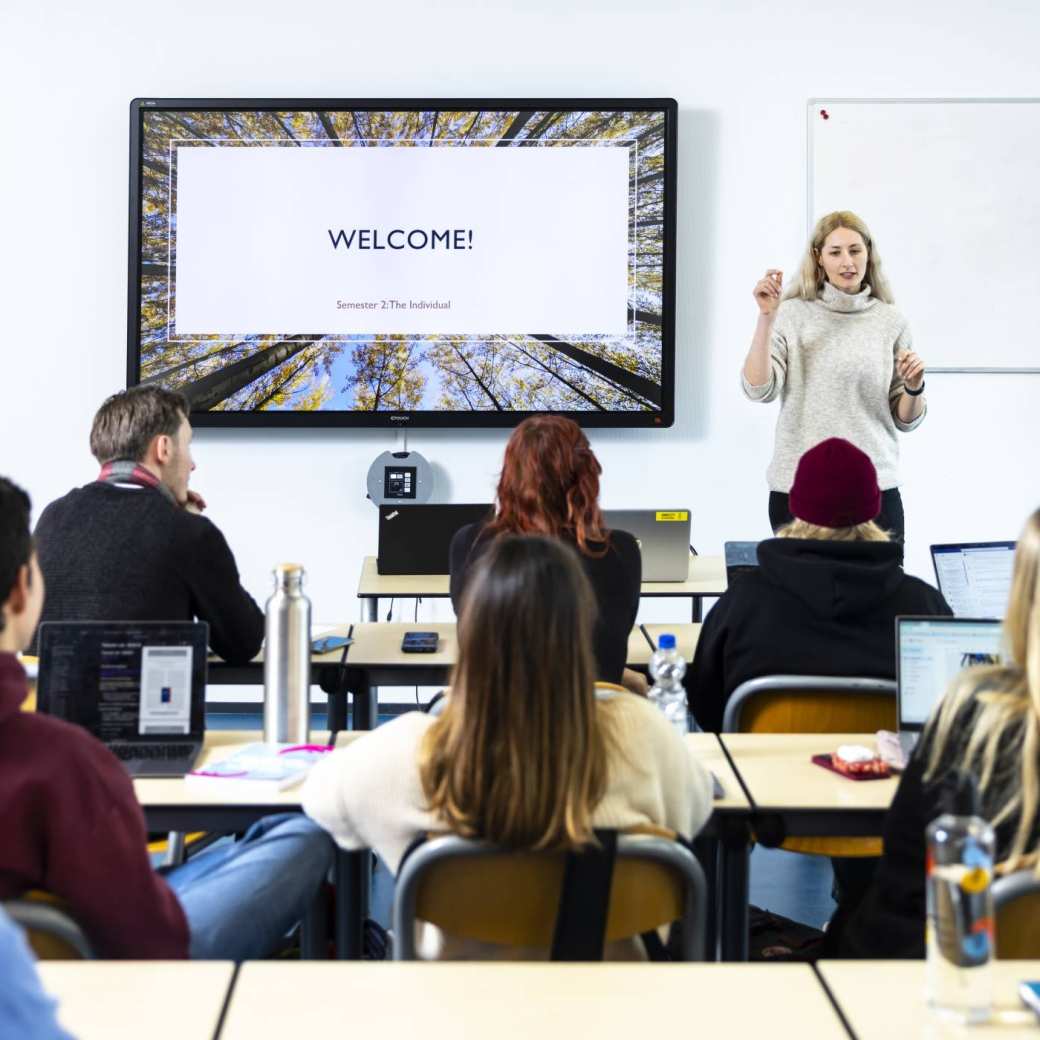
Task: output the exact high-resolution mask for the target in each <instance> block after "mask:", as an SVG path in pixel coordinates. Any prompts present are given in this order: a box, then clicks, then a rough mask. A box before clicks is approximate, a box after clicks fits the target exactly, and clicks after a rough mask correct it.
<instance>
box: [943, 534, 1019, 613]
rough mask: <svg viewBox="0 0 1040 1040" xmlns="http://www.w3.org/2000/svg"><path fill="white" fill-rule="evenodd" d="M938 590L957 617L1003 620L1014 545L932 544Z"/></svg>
mask: <svg viewBox="0 0 1040 1040" xmlns="http://www.w3.org/2000/svg"><path fill="white" fill-rule="evenodd" d="M931 549H932V566H933V567H934V568H935V580H936V581H937V582H938V583H939V591H940V592H941V593H942V594H943V598H944V599H945V600H946V602H947V603H949V605H950V609H951V610H952V611H953V613H954V615H955V616H956V617H982V618H1002V617H1003V616H1004V614H1005V612H1006V611H1007V604H1008V595H1009V594H1010V592H1011V570H1012V567H1013V565H1014V560H1015V543H1014V542H957V543H953V544H949V545H933V546H932V547H931Z"/></svg>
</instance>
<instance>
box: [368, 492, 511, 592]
mask: <svg viewBox="0 0 1040 1040" xmlns="http://www.w3.org/2000/svg"><path fill="white" fill-rule="evenodd" d="M492 508H493V507H492V506H491V503H490V502H484V503H480V504H477V505H383V506H380V507H379V555H378V557H377V558H376V570H377V571H378V572H379V573H380V574H447V573H448V550H449V548H450V547H451V540H452V538H454V537H455V533H456V532H457V531H458V530H459V529H460V528H462V527H465V526H466V525H467V524H476V523H480V522H481V521H482V520H485V519H486V518H488V517H489V516H490V515H491V512H492Z"/></svg>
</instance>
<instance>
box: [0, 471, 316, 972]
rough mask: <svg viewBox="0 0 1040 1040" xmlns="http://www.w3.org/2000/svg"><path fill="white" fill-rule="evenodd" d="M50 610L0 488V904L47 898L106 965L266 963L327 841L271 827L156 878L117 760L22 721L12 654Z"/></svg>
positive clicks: (82, 740) (14, 492) (45, 722)
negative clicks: (29, 894)
mask: <svg viewBox="0 0 1040 1040" xmlns="http://www.w3.org/2000/svg"><path fill="white" fill-rule="evenodd" d="M43 599H44V582H43V577H42V575H41V573H40V568H39V565H38V563H37V560H36V553H35V551H34V549H33V542H32V536H31V535H30V533H29V498H28V496H27V495H26V494H25V492H24V491H22V490H21V489H19V488H17V487H16V486H15V485H14V484H12V483H10V481H8V480H5V479H4V478H2V477H0V776H2V777H3V797H2V798H0V835H3V840H2V841H0V900H4V899H12V898H14V897H15V896H19V895H21V894H22V893H24V892H26V891H27V890H29V889H42V890H44V891H46V892H49V893H51V894H52V895H54V896H56V897H57V898H59V899H60V900H62V901H63V902H64V903H65V904H66V905H67V906H68V908H69V911H70V913H71V914H72V915H73V917H74V918H75V919H76V921H77V922H78V923H79V925H80V927H81V928H82V929H83V931H84V932H85V933H86V935H87V937H88V938H89V939H90V941H91V943H92V944H93V945H94V947H95V948H96V949H97V951H98V952H99V954H100V955H101V956H103V957H118V958H179V957H186V956H188V955H189V951H190V955H191V956H192V957H196V958H200V959H213V958H218V959H220V958H224V959H230V960H237V961H240V960H247V959H249V958H254V957H263V956H266V955H268V954H270V953H271V952H272V951H273V950H274V949H275V948H276V947H277V945H278V943H279V941H280V939H281V937H282V936H284V935H285V934H286V932H287V931H288V930H289V929H290V928H291V927H292V926H293V924H294V923H295V922H296V921H299V920H300V918H301V917H302V915H303V913H304V911H305V910H306V908H307V906H308V905H309V903H310V900H311V899H312V898H313V896H314V893H315V892H316V891H317V888H318V886H319V885H320V884H321V882H322V880H323V878H324V877H325V875H326V873H327V872H328V869H329V867H330V866H331V864H332V852H333V846H332V844H331V842H330V841H329V840H328V837H327V836H326V835H325V834H324V833H323V832H322V830H321V829H320V828H319V827H316V826H315V825H314V824H313V823H311V821H310V820H308V819H306V817H304V816H302V815H301V814H298V813H297V814H289V813H286V814H283V815H280V816H269V817H267V818H266V819H263V820H260V821H259V822H258V823H256V824H254V825H253V826H252V827H250V829H249V830H248V831H246V833H245V835H244V836H243V837H242V838H241V839H240V840H239V841H237V842H228V843H227V844H226V845H224V846H221V847H216V848H213V849H210V850H209V851H207V852H203V853H200V854H199V855H197V856H194V857H192V858H191V859H190V860H188V862H187V863H185V864H183V865H182V866H178V867H173V868H172V869H170V870H169V871H168V872H167V873H165V875H164V876H163V875H161V874H160V873H157V872H156V871H155V870H153V869H152V865H151V862H150V861H149V859H148V853H147V851H146V849H145V842H146V840H147V839H146V836H145V826H144V815H143V813H142V812H141V808H140V806H139V805H138V802H137V799H136V798H135V797H134V789H133V786H132V784H131V782H130V778H129V777H128V776H127V774H126V771H125V770H124V769H123V767H122V766H121V765H120V763H119V760H118V759H117V758H116V757H115V755H113V754H112V753H111V752H110V751H109V750H108V748H106V747H105V746H104V745H103V744H102V743H101V742H100V741H99V740H97V739H96V738H95V737H94V736H93V735H91V734H90V733H88V732H87V731H86V730H85V729H82V728H81V727H79V726H74V725H71V724H70V723H67V722H64V721H62V720H60V719H55V718H51V717H50V716H46V715H37V714H35V713H33V712H26V711H22V710H21V709H22V704H23V702H24V701H25V699H26V696H27V694H28V686H27V683H26V678H25V672H24V670H23V669H22V666H21V664H20V663H19V661H18V658H17V657H16V656H15V654H16V653H17V652H18V651H19V650H22V649H24V648H25V647H26V646H27V645H28V643H29V640H30V638H31V636H32V633H33V632H34V631H35V629H36V624H37V621H38V620H39V616H40V610H41V608H42V606H43Z"/></svg>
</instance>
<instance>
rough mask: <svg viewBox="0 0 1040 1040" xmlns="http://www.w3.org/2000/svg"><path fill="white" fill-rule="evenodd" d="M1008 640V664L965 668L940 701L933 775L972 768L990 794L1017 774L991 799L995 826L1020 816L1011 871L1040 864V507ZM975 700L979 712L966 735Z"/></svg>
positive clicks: (1021, 555) (1016, 586)
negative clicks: (1036, 838)
mask: <svg viewBox="0 0 1040 1040" xmlns="http://www.w3.org/2000/svg"><path fill="white" fill-rule="evenodd" d="M1004 646H1005V654H1006V657H1005V660H1004V662H1003V663H1001V664H999V665H983V666H979V667H976V668H969V669H967V670H965V671H963V672H961V674H960V675H959V676H958V677H957V679H956V680H954V683H953V685H952V686H951V687H950V690H949V691H948V692H947V694H946V696H945V697H944V698H943V700H942V702H941V703H940V705H939V707H938V709H937V711H936V713H935V714H934V716H933V717H932V719H931V720H930V722H929V724H928V729H929V731H930V739H931V747H930V750H929V753H928V761H927V769H926V773H925V779H926V780H929V781H931V780H935V779H938V778H939V777H940V775H941V774H942V773H944V772H945V771H946V770H947V769H949V768H951V767H952V768H957V767H960V768H964V769H967V770H968V771H970V772H971V773H973V774H974V776H975V778H976V780H977V783H978V786H979V789H980V791H982V792H983V794H984V798H985V794H986V793H987V788H988V787H989V786H990V784H991V781H993V779H994V777H998V776H1003V777H1004V778H1007V779H1009V780H1011V779H1012V778H1013V782H1008V783H1004V784H1003V785H1000V784H998V785H997V786H998V787H1000V788H1001V789H1000V790H999V791H996V792H989V794H990V797H989V799H986V801H987V808H988V810H989V813H990V817H991V818H990V822H991V823H992V824H993V825H994V827H997V826H999V825H1000V824H1002V823H1005V822H1014V821H1015V820H1017V821H1018V822H1017V827H1016V829H1015V836H1014V839H1013V840H1012V843H1011V848H1010V850H1009V852H1008V855H1007V857H1006V859H1005V860H1004V862H1003V863H1001V864H1000V868H1001V869H1002V870H1004V871H1010V870H1016V869H1018V868H1019V867H1021V866H1023V865H1024V864H1026V863H1034V862H1035V863H1036V865H1037V867H1038V868H1040V848H1038V849H1033V850H1030V851H1029V852H1028V853H1027V846H1028V844H1029V841H1030V838H1031V836H1032V833H1033V830H1034V828H1035V826H1036V824H1037V811H1038V809H1040V765H1038V763H1040V509H1038V510H1037V511H1036V512H1035V513H1033V515H1032V516H1030V518H1029V519H1028V520H1027V521H1026V525H1025V529H1024V530H1023V531H1022V535H1021V537H1020V538H1019V541H1018V548H1017V549H1016V552H1015V568H1014V575H1013V577H1012V580H1011V594H1010V597H1009V601H1008V611H1007V617H1006V618H1005V620H1004ZM973 702H974V704H975V707H976V714H975V716H974V718H973V720H972V723H971V728H970V733H967V734H964V733H963V725H964V721H965V718H966V717H967V713H968V712H969V711H970V710H971V708H972V706H973ZM953 746H957V747H963V752H962V753H961V754H960V755H959V761H954V762H951V761H950V755H949V749H950V747H953Z"/></svg>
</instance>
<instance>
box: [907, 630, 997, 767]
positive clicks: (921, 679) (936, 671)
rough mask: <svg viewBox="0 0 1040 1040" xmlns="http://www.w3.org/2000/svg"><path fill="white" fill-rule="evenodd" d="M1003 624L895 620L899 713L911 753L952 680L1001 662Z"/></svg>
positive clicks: (908, 751) (908, 749)
mask: <svg viewBox="0 0 1040 1040" xmlns="http://www.w3.org/2000/svg"><path fill="white" fill-rule="evenodd" d="M1000 641H1001V625H1000V622H999V621H993V620H991V619H989V618H951V617H898V618H896V710H897V713H898V719H899V742H900V744H902V746H903V750H904V751H905V752H906V754H907V755H909V754H910V752H911V751H912V750H913V748H914V746H915V745H916V744H917V741H918V739H919V738H920V736H921V731H922V730H923V729H924V725H925V723H926V722H927V721H928V719H929V717H930V716H931V714H932V711H933V709H934V708H935V706H936V705H937V704H938V703H939V701H941V700H942V698H943V696H944V695H945V693H946V691H947V689H949V686H950V683H951V682H952V681H953V679H954V677H955V676H956V675H957V674H958V673H959V672H961V671H963V669H965V668H970V667H971V666H972V665H977V664H996V663H998V662H999V660H1000V645H1001V643H1000Z"/></svg>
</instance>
